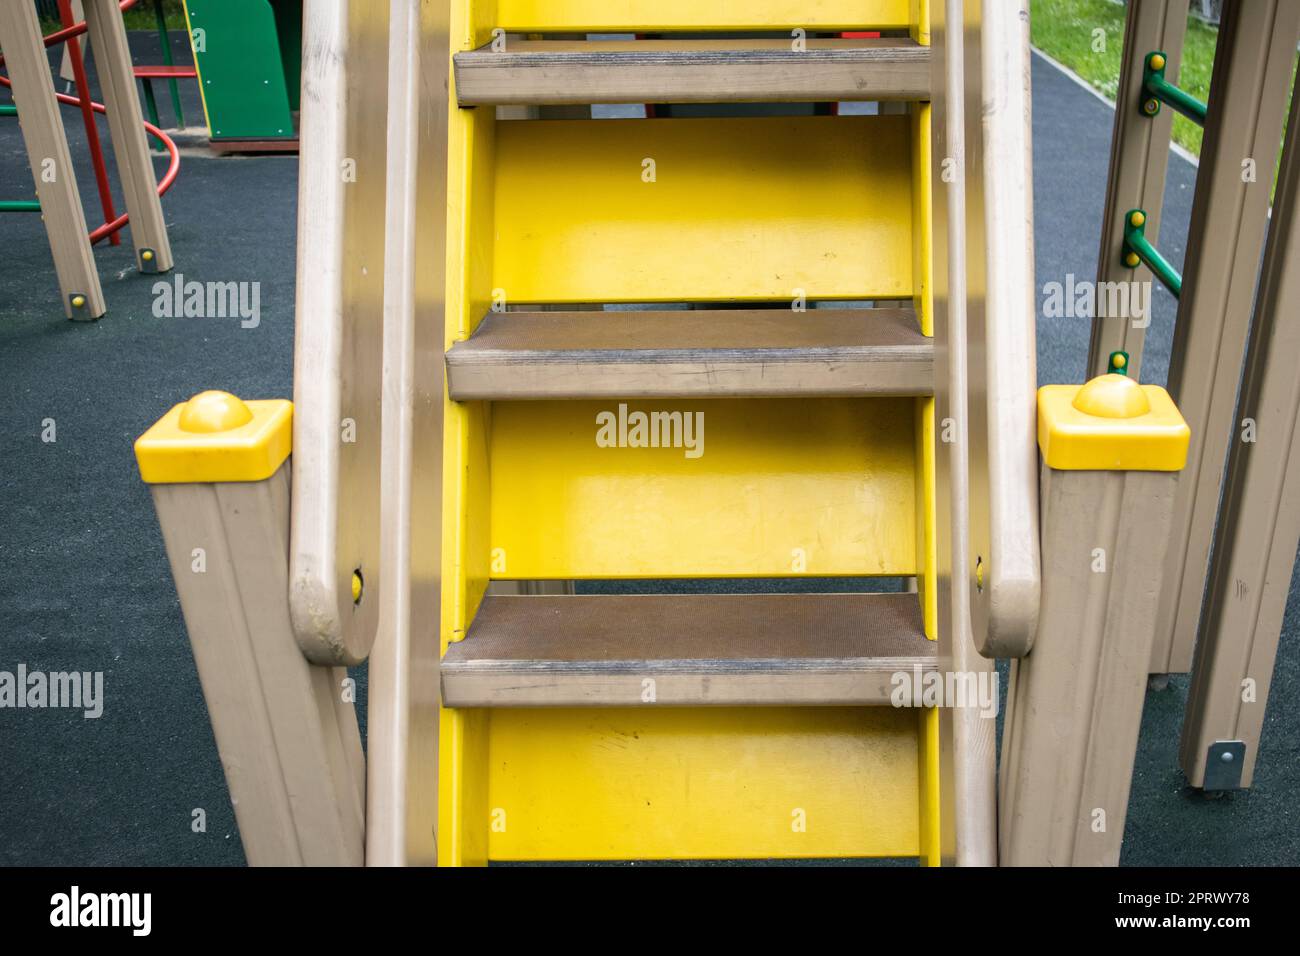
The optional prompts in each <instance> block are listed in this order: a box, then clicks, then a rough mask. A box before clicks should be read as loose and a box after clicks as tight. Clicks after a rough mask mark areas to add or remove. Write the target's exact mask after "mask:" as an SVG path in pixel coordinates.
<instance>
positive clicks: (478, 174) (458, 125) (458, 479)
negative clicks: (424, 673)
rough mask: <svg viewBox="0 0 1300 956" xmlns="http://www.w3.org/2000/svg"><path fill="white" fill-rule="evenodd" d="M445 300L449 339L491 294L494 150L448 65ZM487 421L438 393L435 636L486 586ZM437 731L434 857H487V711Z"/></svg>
mask: <svg viewBox="0 0 1300 956" xmlns="http://www.w3.org/2000/svg"><path fill="white" fill-rule="evenodd" d="M494 26H495V17H494V10H493V9H492V5H491V4H479V3H472V2H470V0H457V2H454V3H453V4H452V9H451V43H452V49H453V50H472V49H475V48H476V47H479V46H481V45H483V44H484V43H487V42H488V41H489V40H490V39H491V35H492V29H493V27H494ZM446 67H447V83H448V97H449V111H448V121H447V223H446V228H447V293H446V295H447V308H446V329H445V332H446V335H445V339H446V342H447V344H448V345H450V343H452V342H455V341H459V340H462V339H464V338H467V337H468V336H469V334H470V333H471V332H472V331H473V329H474V326H475V324H476V323H477V322H478V321H479V320H480V319H481V318H482V317H483V315H484V314H485V313H486V312H487V310H488V308H489V306H490V304H491V290H492V285H491V270H492V237H491V235H490V230H489V229H487V228H484V224H485V223H490V222H491V221H492V202H493V194H492V160H493V156H494V146H495V136H494V132H495V127H496V124H495V119H494V116H493V112H492V111H491V110H462V109H459V108H458V107H457V105H456V93H455V87H454V82H455V80H454V75H453V73H452V70H451V63H450V61H448V63H447V65H446ZM487 428H488V408H487V406H486V405H485V404H483V403H477V402H476V403H458V402H452V401H449V400H447V399H446V398H444V401H443V476H442V479H443V484H442V487H443V514H442V518H443V523H442V528H443V548H442V552H443V553H442V568H443V573H442V603H441V613H442V621H441V627H440V629H439V642H440V645H441V647H442V648H443V649H444V650H445V649H446V647H447V645H448V643H450V642H451V641H453V640H459V639H460V638H462V637H463V636H464V634H465V630H466V628H467V627H468V626H469V621H470V620H471V619H472V617H473V614H474V611H475V610H476V609H477V607H478V602H479V601H480V600H481V599H482V596H483V591H484V589H485V588H486V587H487V561H488V553H487V551H488V549H487V541H486V527H487V487H488V471H487ZM438 736H439V741H438V834H437V837H438V863H439V865H440V866H465V865H473V864H483V863H486V862H487V832H486V830H485V828H484V827H483V826H482V825H481V821H482V820H483V818H484V816H485V814H486V812H487V809H486V807H487V803H486V800H487V719H486V714H484V713H482V712H475V711H464V710H442V711H440V714H439V735H438Z"/></svg>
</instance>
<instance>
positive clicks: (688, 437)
mask: <svg viewBox="0 0 1300 956" xmlns="http://www.w3.org/2000/svg"><path fill="white" fill-rule="evenodd" d="M596 446H597V447H599V448H681V449H684V451H685V454H686V457H687V458H699V457H700V456H701V455H703V454H704V413H703V412H642V411H635V412H629V411H628V409H627V403H626V402H620V403H619V406H618V411H617V412H613V411H603V412H598V413H597V414H596Z"/></svg>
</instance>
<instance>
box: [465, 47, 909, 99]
mask: <svg viewBox="0 0 1300 956" xmlns="http://www.w3.org/2000/svg"><path fill="white" fill-rule="evenodd" d="M805 43H806V47H805V48H804V49H803V50H800V51H795V50H794V49H793V43H792V41H791V40H788V39H775V40H513V39H512V40H509V42H508V43H507V46H506V48H505V49H504V50H502V51H501V52H499V53H498V52H493V50H492V48H491V46H490V45H488V46H483V47H480V48H479V49H477V50H473V51H470V52H466V53H457V54H456V56H455V57H454V61H455V70H456V97H457V100H458V102H459V103H460V105H461V106H478V105H506V104H526V105H558V104H565V103H745V102H752V103H757V102H785V103H791V102H818V101H821V102H836V101H841V100H928V99H929V98H930V49H929V47H925V46H920V45H919V44H917V43H916V42H914V41H912V40H906V39H878V40H877V39H857V40H839V39H810V40H807V41H805Z"/></svg>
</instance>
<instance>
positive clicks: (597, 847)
mask: <svg viewBox="0 0 1300 956" xmlns="http://www.w3.org/2000/svg"><path fill="white" fill-rule="evenodd" d="M917 719H918V718H917V712H916V711H915V710H912V709H910V708H909V709H902V708H900V709H895V708H890V707H875V708H823V707H805V708H784V709H776V708H747V709H687V708H663V709H637V708H617V709H594V708H593V709H564V710H541V709H517V710H496V711H493V712H492V713H491V715H490V718H489V720H490V723H491V728H490V737H491V746H490V749H489V757H488V762H489V770H488V779H489V798H488V803H489V805H490V807H491V823H490V825H489V830H490V833H489V856H490V858H491V859H493V860H624V859H642V860H662V859H767V858H821V857H908V856H917V855H918V853H919V852H920V843H919V835H918V817H917V805H918V781H919V774H918V769H917V736H918V733H917V728H918V724H917Z"/></svg>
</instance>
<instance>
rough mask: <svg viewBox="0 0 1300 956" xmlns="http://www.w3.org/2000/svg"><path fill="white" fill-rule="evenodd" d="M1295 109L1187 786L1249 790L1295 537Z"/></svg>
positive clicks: (1299, 164) (1204, 630)
mask: <svg viewBox="0 0 1300 956" xmlns="http://www.w3.org/2000/svg"><path fill="white" fill-rule="evenodd" d="M1298 205H1300V111H1297V110H1294V109H1293V110H1292V111H1291V120H1290V129H1289V131H1288V134H1287V147H1286V153H1285V155H1284V157H1283V160H1282V171H1281V174H1280V175H1279V177H1278V188H1277V196H1276V200H1275V202H1274V205H1273V221H1272V225H1271V227H1270V230H1271V231H1270V238H1269V244H1268V252H1267V254H1266V256H1265V259H1264V276H1263V280H1262V285H1261V287H1260V292H1259V300H1258V306H1257V311H1256V315H1255V324H1254V330H1253V332H1252V334H1251V339H1250V354H1249V356H1248V357H1247V361H1246V377H1245V381H1244V382H1243V383H1242V389H1241V394H1242V399H1241V405H1240V413H1239V419H1238V421H1237V426H1238V427H1239V429H1240V430H1236V431H1234V434H1233V439H1234V440H1233V443H1232V452H1231V455H1230V457H1229V459H1228V481H1227V486H1226V490H1225V492H1224V501H1223V510H1222V514H1221V517H1220V519H1219V525H1218V530H1217V532H1216V535H1215V546H1214V562H1213V565H1212V567H1211V571H1210V588H1209V598H1208V602H1207V605H1206V610H1205V617H1204V619H1203V621H1202V624H1201V632H1200V636H1199V638H1198V641H1197V647H1196V662H1195V666H1194V667H1193V669H1192V686H1191V692H1190V694H1189V696H1188V700H1187V714H1186V718H1185V721H1184V723H1183V738H1182V746H1181V763H1182V767H1183V772H1184V773H1185V774H1186V775H1187V779H1188V781H1189V782H1190V783H1191V784H1192V786H1194V787H1204V788H1205V789H1206V790H1231V789H1235V788H1238V787H1249V786H1250V783H1251V777H1252V774H1253V773H1254V770H1255V757H1256V754H1257V753H1258V752H1259V738H1260V731H1261V730H1262V728H1263V724H1264V708H1265V706H1266V705H1267V703H1268V691H1269V683H1270V680H1271V678H1272V675H1273V662H1274V658H1275V657H1276V656H1277V645H1278V637H1279V635H1280V634H1281V630H1282V617H1283V614H1284V613H1285V611H1286V601H1287V594H1288V592H1289V590H1290V587H1291V575H1292V570H1293V565H1294V563H1295V557H1296V545H1297V542H1298V541H1300V376H1297V374H1296V368H1297V367H1300V312H1298V311H1297V309H1296V305H1295V304H1296V302H1297V301H1300V208H1298Z"/></svg>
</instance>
